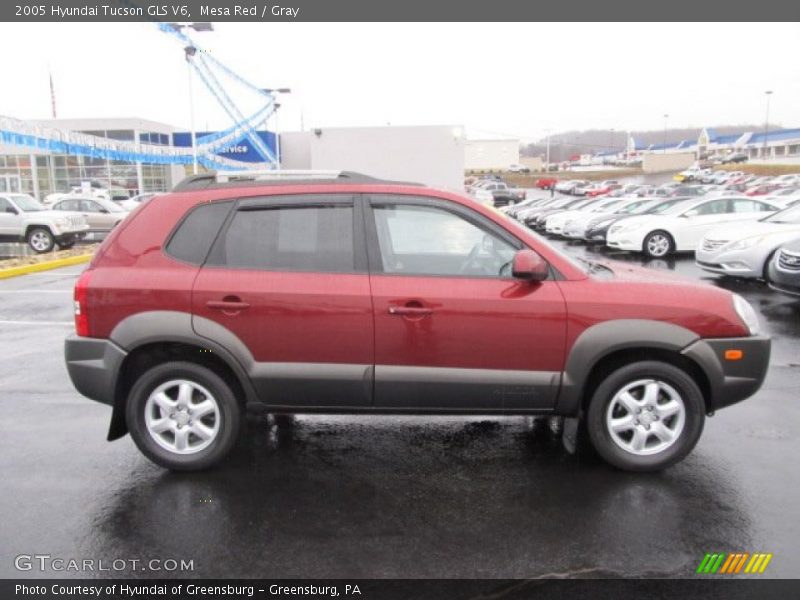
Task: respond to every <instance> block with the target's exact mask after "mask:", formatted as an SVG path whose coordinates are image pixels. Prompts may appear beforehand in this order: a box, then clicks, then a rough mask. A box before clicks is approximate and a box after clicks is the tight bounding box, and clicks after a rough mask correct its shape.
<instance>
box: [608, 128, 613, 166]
mask: <svg viewBox="0 0 800 600" xmlns="http://www.w3.org/2000/svg"><path fill="white" fill-rule="evenodd" d="M610 138H611V139H610V142H609V144H608V157H609V158H608V159H609V160H614V159H613V158H611V157H612V156H613V154H612V153H613V152H614V128H613V127H612V128H611V135H610Z"/></svg>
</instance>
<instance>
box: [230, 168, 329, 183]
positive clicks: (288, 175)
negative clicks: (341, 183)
mask: <svg viewBox="0 0 800 600" xmlns="http://www.w3.org/2000/svg"><path fill="white" fill-rule="evenodd" d="M341 176H342V171H314V170H308V169H270V170H265V171H259V170H248V171H218V172H217V174H216V181H217V183H227V182H229V181H231V180H236V181H243V180H267V181H274V180H276V179H338V178H339V177H341Z"/></svg>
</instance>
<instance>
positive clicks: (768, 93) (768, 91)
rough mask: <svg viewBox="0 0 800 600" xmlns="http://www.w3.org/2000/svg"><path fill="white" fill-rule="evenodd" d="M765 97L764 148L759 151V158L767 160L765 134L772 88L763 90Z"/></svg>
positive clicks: (767, 130)
mask: <svg viewBox="0 0 800 600" xmlns="http://www.w3.org/2000/svg"><path fill="white" fill-rule="evenodd" d="M764 95H765V96H766V97H767V115H766V117H764V149H763V150H762V151H761V158H762V159H763V160H764V161H766V160H767V135H769V98H770V96H772V90H767V91H766V92H764Z"/></svg>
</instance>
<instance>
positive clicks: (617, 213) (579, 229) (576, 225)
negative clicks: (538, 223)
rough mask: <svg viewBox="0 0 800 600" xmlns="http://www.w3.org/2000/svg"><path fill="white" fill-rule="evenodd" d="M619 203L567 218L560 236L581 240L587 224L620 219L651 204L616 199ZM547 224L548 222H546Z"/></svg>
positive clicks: (648, 202) (646, 201)
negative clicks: (606, 219) (606, 218)
mask: <svg viewBox="0 0 800 600" xmlns="http://www.w3.org/2000/svg"><path fill="white" fill-rule="evenodd" d="M618 200H619V202H615V203H613V204H606V205H605V206H603V207H599V206H598V207H597V208H598V210H591V211H583V212H579V213H576V214H573V215H572V216H570V217H569V218H567V219H566V220H565V222H564V225H563V227H562V228H561V235H562V236H564V237H566V238H570V239H575V240H582V239H584V236H585V234H586V228H587V227H588V225H589V223H592V222H600V221H602V219H603V217H608V218H621V217H624V216H625V215H627V214H630V213H632V212H633V211H635V210H636V209H638V208H640V207H642V206H645V205H649V204H652V203H653V200H651V199H649V198H618ZM548 224H549V222H548Z"/></svg>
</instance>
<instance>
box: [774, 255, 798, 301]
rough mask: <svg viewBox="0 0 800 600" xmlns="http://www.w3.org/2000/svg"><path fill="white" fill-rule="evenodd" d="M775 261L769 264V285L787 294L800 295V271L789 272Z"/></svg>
mask: <svg viewBox="0 0 800 600" xmlns="http://www.w3.org/2000/svg"><path fill="white" fill-rule="evenodd" d="M775 262H776V261H774V260H773V261H772V262H771V263H770V264H769V280H768V281H769V287H771V288H772V289H773V290H775V291H776V292H780V293H781V294H786V295H787V296H794V297H800V271H793V272H787V271H785V270H784V269H779V268H778V266H777V265H776V264H775Z"/></svg>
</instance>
